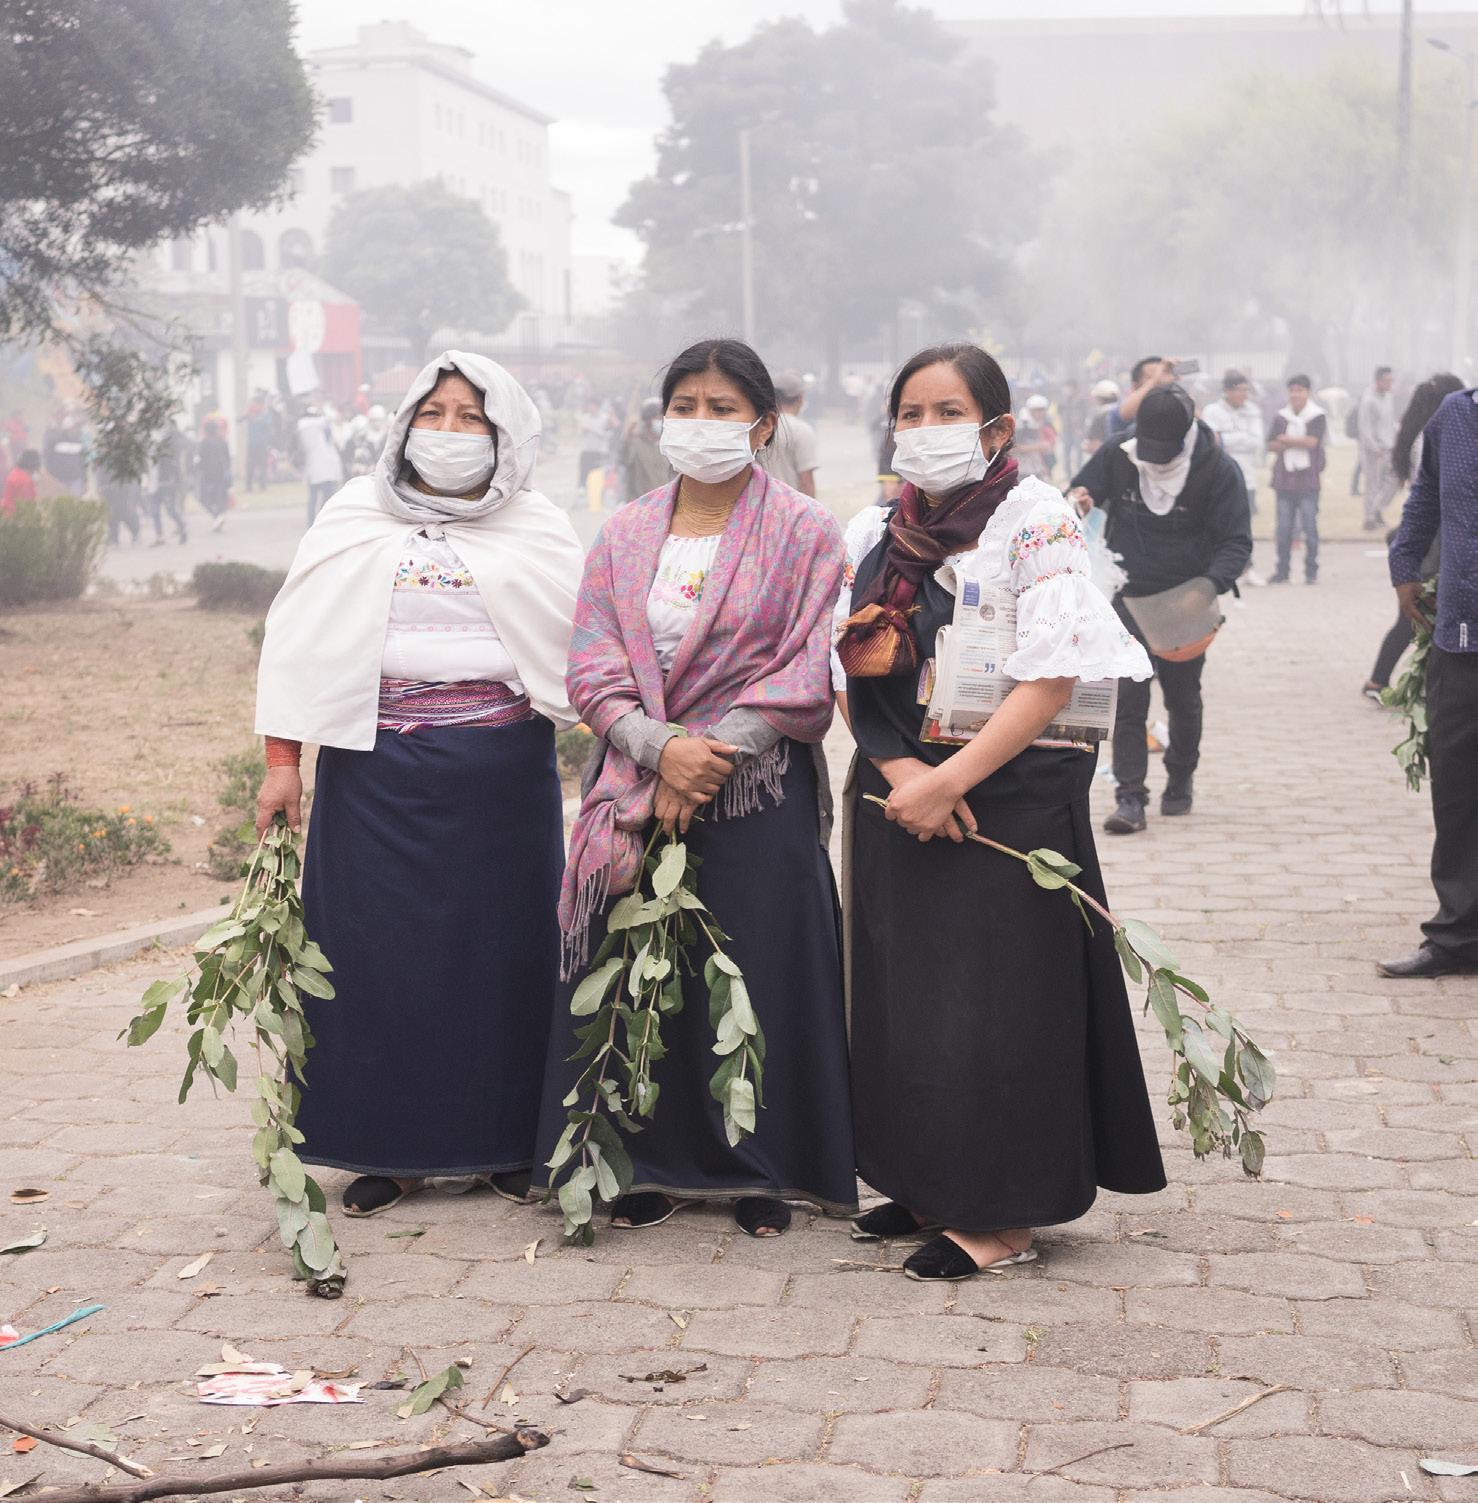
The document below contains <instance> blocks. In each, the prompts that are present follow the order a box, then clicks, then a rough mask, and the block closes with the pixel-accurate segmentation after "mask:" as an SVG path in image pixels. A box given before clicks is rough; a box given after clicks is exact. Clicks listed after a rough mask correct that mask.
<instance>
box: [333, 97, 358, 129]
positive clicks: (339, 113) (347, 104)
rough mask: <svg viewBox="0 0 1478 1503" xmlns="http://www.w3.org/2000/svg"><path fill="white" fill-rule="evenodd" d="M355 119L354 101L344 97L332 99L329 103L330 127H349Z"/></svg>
mask: <svg viewBox="0 0 1478 1503" xmlns="http://www.w3.org/2000/svg"><path fill="white" fill-rule="evenodd" d="M353 118H354V101H353V100H352V99H346V98H343V97H342V96H341V97H340V98H338V99H330V100H329V102H328V123H329V124H330V125H348V124H349V122H350V121H351V120H353Z"/></svg>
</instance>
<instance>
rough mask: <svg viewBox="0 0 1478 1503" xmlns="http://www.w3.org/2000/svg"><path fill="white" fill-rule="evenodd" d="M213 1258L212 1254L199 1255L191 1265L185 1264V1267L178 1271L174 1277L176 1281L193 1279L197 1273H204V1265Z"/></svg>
mask: <svg viewBox="0 0 1478 1503" xmlns="http://www.w3.org/2000/svg"><path fill="white" fill-rule="evenodd" d="M213 1257H215V1254H214V1253H213V1252H208V1253H201V1255H200V1256H199V1257H198V1258H196V1259H195V1261H194V1262H193V1263H186V1264H185V1266H184V1267H183V1268H182V1269H180V1271H179V1272H178V1273H177V1274H176V1275H175V1277H176V1278H177V1279H193V1278H194V1277H195V1275H196V1274H197V1273H201V1272H203V1271H204V1269H205V1265H206V1264H207V1263H209V1262H210V1260H211V1259H212V1258H213Z"/></svg>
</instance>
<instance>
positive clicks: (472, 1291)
mask: <svg viewBox="0 0 1478 1503" xmlns="http://www.w3.org/2000/svg"><path fill="white" fill-rule="evenodd" d="M438 1261H440V1260H438ZM448 1266H452V1267H456V1268H458V1269H461V1270H465V1277H464V1278H463V1279H462V1281H461V1283H459V1284H458V1285H457V1293H458V1294H462V1295H469V1296H471V1297H472V1298H474V1299H486V1300H492V1301H494V1302H495V1303H499V1304H508V1305H559V1304H563V1303H564V1302H565V1301H567V1300H605V1299H610V1297H611V1296H612V1295H613V1294H615V1292H616V1286H617V1285H618V1284H619V1283H620V1282H621V1279H622V1276H623V1273H622V1270H621V1269H619V1268H613V1267H611V1266H610V1265H608V1264H602V1263H587V1262H585V1260H584V1259H583V1258H579V1257H570V1256H566V1255H565V1254H563V1253H560V1254H557V1255H555V1256H553V1257H541V1258H535V1260H534V1261H533V1263H526V1262H525V1261H524V1260H523V1259H522V1258H516V1259H512V1260H508V1261H499V1262H495V1263H473V1264H463V1263H457V1264H451V1263H449V1264H448ZM357 1272H358V1269H357V1266H356V1273H357Z"/></svg>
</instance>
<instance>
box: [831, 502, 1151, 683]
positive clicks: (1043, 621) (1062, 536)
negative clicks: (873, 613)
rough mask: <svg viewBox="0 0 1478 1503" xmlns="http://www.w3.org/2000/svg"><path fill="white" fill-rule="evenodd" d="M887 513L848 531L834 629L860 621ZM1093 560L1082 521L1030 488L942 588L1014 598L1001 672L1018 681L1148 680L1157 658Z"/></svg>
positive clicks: (874, 511)
mask: <svg viewBox="0 0 1478 1503" xmlns="http://www.w3.org/2000/svg"><path fill="white" fill-rule="evenodd" d="M887 522H888V513H887V512H886V511H885V510H884V509H883V508H882V507H879V506H869V507H867V508H866V509H865V510H863V511H860V512H858V514H857V515H856V516H855V517H853V518H852V520H851V522H849V523H848V524H847V562H846V566H845V568H844V570H843V573H842V588H841V593H840V595H839V596H838V597H837V603H836V608H835V610H834V612H833V617H832V619H833V622H834V624H835V626H836V627H838V628H840V626H841V624H842V622H844V621H845V620H846V619H847V617H848V616H850V615H851V614H852V583H853V581H854V580H855V579H856V577H857V567H858V565H859V564H860V563H861V562H862V560H863V559H865V558H866V557H867V555H868V554H869V553H871V552H872V550H873V549H874V548H875V547H877V545H878V543H879V542H880V541H881V540H882V536H883V533H884V531H885V530H886V528H887ZM1093 572H1094V571H1093V561H1092V559H1091V557H1090V553H1089V548H1088V541H1087V538H1086V537H1085V536H1084V532H1083V525H1082V523H1081V522H1080V521H1079V520H1078V516H1077V513H1076V512H1075V511H1074V510H1073V509H1072V507H1071V506H1069V505H1068V503H1067V502H1066V501H1065V500H1064V499H1063V496H1062V492H1061V491H1059V490H1057V489H1055V488H1054V487H1053V486H1050V485H1048V484H1047V483H1046V482H1045V481H1043V480H1039V479H1036V478H1035V477H1030V478H1028V479H1026V480H1023V481H1022V482H1021V484H1020V485H1018V486H1017V487H1016V488H1015V489H1014V490H1013V491H1012V492H1011V494H1010V495H1009V496H1007V497H1006V499H1005V500H1004V501H1003V502H1002V503H1001V505H1000V506H999V507H997V509H996V511H995V514H994V515H993V516H992V517H991V519H990V521H989V522H987V523H986V525H985V531H984V532H982V533H981V534H980V544H979V546H978V547H977V548H975V549H973V550H972V551H970V552H967V553H957V554H955V555H953V556H952V557H950V558H948V559H946V560H945V561H944V563H943V564H942V565H941V566H940V567H939V569H937V570H936V571H935V575H934V577H935V579H936V580H938V581H939V583H940V584H941V585H943V586H944V588H945V589H947V590H948V591H949V592H950V594H954V593H955V585H956V581H957V579H959V578H960V577H962V576H963V577H965V578H969V579H978V580H979V581H980V582H981V583H982V584H990V585H996V586H1004V587H1005V588H1006V589H1008V590H1010V592H1011V593H1012V594H1013V595H1014V596H1015V597H1016V651H1015V652H1013V653H1012V654H1011V656H1010V657H1009V658H1007V659H1006V661H1005V662H1004V663H1003V664H1002V665H1001V666H1002V667H1003V668H1004V669H1005V671H1006V673H1007V674H1009V675H1010V677H1012V678H1014V679H1018V680H1023V681H1025V680H1030V679H1042V678H1077V679H1082V680H1084V681H1085V682H1087V683H1094V682H1097V681H1099V680H1101V679H1106V678H1133V679H1147V678H1149V677H1150V676H1151V674H1152V672H1153V670H1152V669H1151V667H1150V660H1149V655H1148V654H1147V653H1146V652H1145V650H1144V648H1143V647H1142V646H1141V645H1140V644H1139V643H1138V642H1137V641H1136V640H1135V639H1134V638H1133V637H1132V636H1131V635H1130V634H1129V632H1128V630H1127V629H1126V628H1125V626H1124V623H1123V622H1122V621H1120V620H1119V618H1118V616H1117V615H1116V614H1115V613H1114V608H1113V606H1111V605H1110V604H1109V602H1108V598H1107V596H1105V595H1104V593H1103V591H1102V590H1100V589H1099V588H1098V586H1097V585H1096V584H1094V582H1093ZM831 673H832V682H833V684H834V685H835V687H836V688H837V689H845V688H846V687H847V676H846V674H845V673H844V672H843V671H842V665H841V661H840V659H839V658H838V657H837V655H836V653H835V652H834V651H833V653H832V655H831Z"/></svg>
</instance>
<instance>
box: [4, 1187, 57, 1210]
mask: <svg viewBox="0 0 1478 1503" xmlns="http://www.w3.org/2000/svg"><path fill="white" fill-rule="evenodd" d="M50 1199H51V1191H50V1190H36V1189H33V1188H32V1187H31V1186H29V1185H22V1186H21V1188H20V1189H18V1190H12V1191H11V1192H10V1203H11V1205H14V1206H33V1205H35V1204H36V1202H37V1201H38V1200H50Z"/></svg>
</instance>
